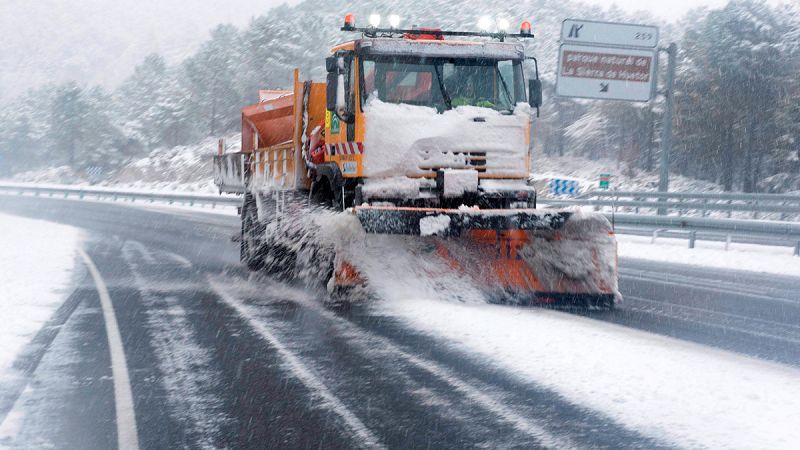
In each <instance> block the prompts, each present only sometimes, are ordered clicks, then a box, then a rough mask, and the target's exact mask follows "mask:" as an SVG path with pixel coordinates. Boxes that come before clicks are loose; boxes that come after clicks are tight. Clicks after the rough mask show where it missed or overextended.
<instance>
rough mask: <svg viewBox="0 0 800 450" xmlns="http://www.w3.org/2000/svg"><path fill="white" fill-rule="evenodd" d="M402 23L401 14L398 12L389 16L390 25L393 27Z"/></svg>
mask: <svg viewBox="0 0 800 450" xmlns="http://www.w3.org/2000/svg"><path fill="white" fill-rule="evenodd" d="M399 25H400V16H398V15H397V14H392V15H390V16H389V26H390V27H392V28H397V27H398V26H399Z"/></svg>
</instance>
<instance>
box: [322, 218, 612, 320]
mask: <svg viewBox="0 0 800 450" xmlns="http://www.w3.org/2000/svg"><path fill="white" fill-rule="evenodd" d="M353 213H354V214H355V215H356V216H357V217H358V219H359V221H360V222H361V225H362V226H363V228H364V231H365V232H366V233H367V236H369V234H373V235H374V234H383V235H406V236H407V237H402V236H397V239H398V240H394V241H389V242H395V243H398V245H402V246H405V247H406V248H407V249H408V251H410V252H411V253H412V254H413V255H414V259H415V260H417V261H420V264H419V267H417V268H415V269H414V270H417V271H418V270H422V271H423V273H418V275H417V276H418V277H421V278H426V277H427V278H432V279H437V280H440V279H442V278H443V277H444V278H446V276H445V275H443V274H442V273H441V272H436V270H445V271H449V272H448V273H450V274H456V275H457V276H458V277H461V278H460V279H465V280H469V283H471V285H474V286H475V287H477V288H479V289H480V290H481V291H482V292H483V293H484V294H485V295H487V298H488V299H497V301H499V302H504V303H515V304H540V305H552V306H558V307H562V306H568V307H580V308H583V307H589V308H601V309H607V308H613V307H614V305H615V304H617V303H618V302H620V301H621V299H622V296H621V295H620V293H619V290H618V282H617V241H616V237H615V235H614V232H613V229H612V227H611V224H610V223H609V221H608V220H607V219H606V218H605V217H604V216H603V215H602V214H598V213H587V212H582V211H579V210H567V211H561V210H534V209H518V210H478V209H470V210H466V209H464V210H454V209H430V208H395V207H367V206H363V207H359V208H355V209H354V210H353ZM413 235H416V236H419V238H418V239H414V238H413V237H412V236H413ZM387 238H390V237H389V236H386V237H385V238H384V240H379V241H377V242H387V241H385V239H387ZM351 256H352V258H353V259H352V261H356V260H358V255H351ZM348 260H349V258H348V257H347V256H344V255H343V258H340V262H342V263H346V264H345V265H344V266H342V267H343V268H344V269H347V270H339V269H340V268H339V267H338V266H337V271H336V277H335V283H336V284H337V285H342V286H346V285H352V284H357V283H364V282H366V283H368V279H369V278H370V276H366V277H361V274H360V268H359V267H358V264H354V265H352V266H351V265H350V264H349V263H347V261H348ZM422 261H428V262H431V261H438V262H439V264H440V266H437V265H436V264H433V265H431V264H428V263H422ZM421 267H427V268H428V269H423V268H421ZM430 267H440V269H430ZM392 270H399V269H395V267H394V266H393V265H391V264H390V266H389V267H387V268H386V269H385V270H384V271H383V272H391V271H392ZM427 270H434V272H425V271H427ZM383 272H381V273H383ZM369 275H372V276H374V274H369ZM398 275H399V274H398Z"/></svg>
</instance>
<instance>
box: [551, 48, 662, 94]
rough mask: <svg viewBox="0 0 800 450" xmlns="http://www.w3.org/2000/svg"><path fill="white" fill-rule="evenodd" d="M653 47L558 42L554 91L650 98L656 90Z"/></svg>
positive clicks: (655, 60)
mask: <svg viewBox="0 0 800 450" xmlns="http://www.w3.org/2000/svg"><path fill="white" fill-rule="evenodd" d="M657 64H658V58H657V54H656V50H654V49H653V50H650V49H648V50H645V49H632V48H621V47H611V46H605V47H600V46H594V45H575V44H561V48H560V50H559V57H558V76H557V79H556V94H557V95H559V96H562V97H580V98H596V99H604V100H628V101H637V102H646V101H649V100H650V99H651V98H652V96H653V94H654V92H655V73H656V72H655V70H656V65H657Z"/></svg>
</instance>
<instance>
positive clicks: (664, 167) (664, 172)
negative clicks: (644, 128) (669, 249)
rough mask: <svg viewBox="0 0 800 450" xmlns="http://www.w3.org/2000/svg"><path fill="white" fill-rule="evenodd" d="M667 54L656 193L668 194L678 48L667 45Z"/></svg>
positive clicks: (660, 210) (661, 209) (661, 212)
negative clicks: (664, 103)
mask: <svg viewBox="0 0 800 450" xmlns="http://www.w3.org/2000/svg"><path fill="white" fill-rule="evenodd" d="M666 52H667V84H666V86H665V88H666V96H667V104H666V108H665V109H664V124H663V125H662V126H661V173H660V174H659V177H658V191H659V192H669V154H670V151H671V150H672V102H673V98H674V94H675V92H674V85H675V62H676V61H675V59H676V57H677V55H678V46H677V45H675V43H672V44H669V47H667V49H666ZM658 214H659V215H661V216H663V215H665V214H667V210H666V208H659V209H658Z"/></svg>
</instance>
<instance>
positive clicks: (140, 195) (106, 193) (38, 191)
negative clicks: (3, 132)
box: [0, 184, 242, 208]
mask: <svg viewBox="0 0 800 450" xmlns="http://www.w3.org/2000/svg"><path fill="white" fill-rule="evenodd" d="M0 192H4V193H10V194H14V193H16V194H19V195H25V194H29V195H34V196H48V197H61V198H70V197H72V198H79V199H83V198H94V199H98V200H128V201H131V202H136V201H137V200H139V201H148V202H151V203H153V202H162V203H167V204H170V205H172V204H175V203H180V204H185V205H189V206H193V205H195V204H198V205H210V206H211V207H212V208H214V207H216V206H217V205H225V206H239V205H241V204H242V200H241V198H238V197H223V196H219V195H203V194H187V193H162V192H136V191H123V190H117V189H107V188H93V187H71V186H55V187H51V186H35V185H24V184H0Z"/></svg>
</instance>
